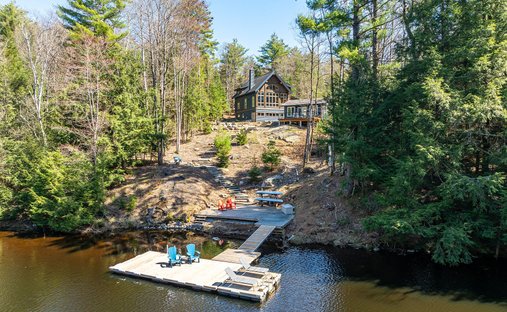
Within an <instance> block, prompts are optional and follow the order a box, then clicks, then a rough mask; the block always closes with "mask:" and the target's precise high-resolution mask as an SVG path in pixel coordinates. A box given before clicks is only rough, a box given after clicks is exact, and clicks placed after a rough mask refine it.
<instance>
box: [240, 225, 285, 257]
mask: <svg viewBox="0 0 507 312" xmlns="http://www.w3.org/2000/svg"><path fill="white" fill-rule="evenodd" d="M275 228H276V226H273V225H261V226H260V227H259V228H258V229H257V230H256V231H255V232H254V233H253V234H252V235H250V237H249V238H248V239H247V240H246V241H245V242H244V243H243V244H242V245H241V246H239V248H238V249H240V250H245V251H256V250H257V248H259V247H260V245H261V244H262V243H264V241H265V240H266V239H267V238H268V236H269V235H270V234H271V233H272V232H273V231H274V230H275Z"/></svg>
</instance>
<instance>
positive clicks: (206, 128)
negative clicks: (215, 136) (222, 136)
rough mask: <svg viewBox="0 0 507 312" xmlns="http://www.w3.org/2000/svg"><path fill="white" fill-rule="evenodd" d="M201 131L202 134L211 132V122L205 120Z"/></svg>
mask: <svg viewBox="0 0 507 312" xmlns="http://www.w3.org/2000/svg"><path fill="white" fill-rule="evenodd" d="M202 132H203V133H204V134H210V133H211V132H213V127H212V126H211V123H210V122H206V123H205V124H204V127H203V129H202Z"/></svg>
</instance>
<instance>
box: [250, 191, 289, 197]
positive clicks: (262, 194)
mask: <svg viewBox="0 0 507 312" xmlns="http://www.w3.org/2000/svg"><path fill="white" fill-rule="evenodd" d="M255 193H257V194H259V195H261V196H262V197H265V195H268V196H275V197H278V196H281V195H283V193H282V192H278V191H257V192H255Z"/></svg>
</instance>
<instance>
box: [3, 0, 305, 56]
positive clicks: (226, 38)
mask: <svg viewBox="0 0 507 312" xmlns="http://www.w3.org/2000/svg"><path fill="white" fill-rule="evenodd" d="M11 1H12V0H0V4H7V3H9V2H11ZM15 2H16V3H17V5H19V6H20V7H21V8H23V9H25V10H27V11H28V12H29V13H31V14H35V15H40V14H46V13H48V12H51V11H54V10H55V8H56V6H57V5H58V4H65V3H66V2H67V1H66V0H15ZM305 2H306V1H305V0H208V3H209V8H210V11H211V15H212V16H213V30H214V34H215V39H216V40H217V41H218V42H219V43H220V44H223V43H225V42H231V41H232V39H234V38H236V39H238V41H239V43H240V44H242V45H243V46H245V47H246V48H247V49H248V53H247V54H248V55H257V54H258V50H259V48H260V47H261V46H262V45H263V44H264V43H265V42H266V41H267V40H268V39H269V37H270V36H271V34H272V33H276V34H277V35H278V36H279V37H280V38H282V39H283V40H284V41H285V43H287V44H288V45H289V46H291V47H292V46H298V42H297V35H296V31H295V23H294V20H295V19H296V17H297V15H298V14H302V13H305V12H307V9H306V3H305Z"/></svg>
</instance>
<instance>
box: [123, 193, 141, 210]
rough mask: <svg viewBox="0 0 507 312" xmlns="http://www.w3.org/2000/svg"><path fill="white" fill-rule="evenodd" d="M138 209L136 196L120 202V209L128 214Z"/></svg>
mask: <svg viewBox="0 0 507 312" xmlns="http://www.w3.org/2000/svg"><path fill="white" fill-rule="evenodd" d="M136 207H137V197H135V196H134V195H132V196H128V197H127V198H122V199H121V200H120V208H121V209H124V210H126V211H128V212H132V211H133V210H134V209H135V208H136Z"/></svg>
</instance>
